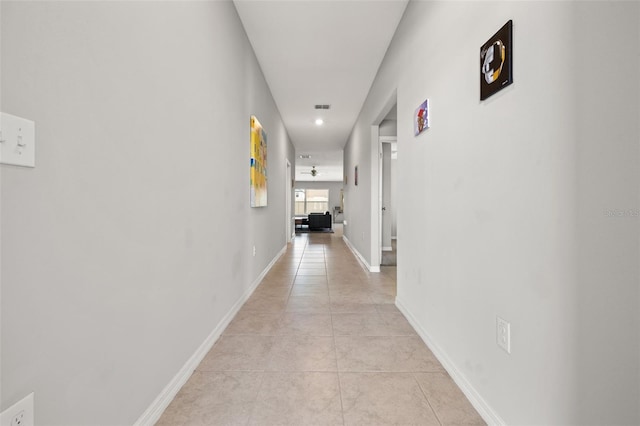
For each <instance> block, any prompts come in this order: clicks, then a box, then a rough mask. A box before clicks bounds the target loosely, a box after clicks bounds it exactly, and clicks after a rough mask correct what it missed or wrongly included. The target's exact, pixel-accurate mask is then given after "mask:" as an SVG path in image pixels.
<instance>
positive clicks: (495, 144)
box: [345, 2, 640, 424]
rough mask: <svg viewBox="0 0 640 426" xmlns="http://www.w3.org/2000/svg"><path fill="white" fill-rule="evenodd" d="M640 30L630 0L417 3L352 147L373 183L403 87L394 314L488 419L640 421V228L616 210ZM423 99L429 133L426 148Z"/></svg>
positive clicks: (624, 203) (628, 177)
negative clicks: (499, 320) (505, 345)
mask: <svg viewBox="0 0 640 426" xmlns="http://www.w3.org/2000/svg"><path fill="white" fill-rule="evenodd" d="M638 17H639V14H638V4H637V3H633V2H586V3H585V4H580V3H577V2H544V3H543V2H496V3H489V2H450V3H447V2H411V3H410V4H409V6H408V8H407V11H406V13H405V16H404V18H403V20H402V22H401V24H400V26H399V29H398V31H397V33H396V35H395V38H394V40H393V42H392V44H391V46H390V48H389V50H388V52H387V55H386V57H385V60H384V62H383V64H382V67H381V69H380V70H379V72H378V75H377V78H376V80H375V82H374V84H373V86H372V89H371V92H370V93H369V95H368V98H367V100H366V102H365V104H364V106H363V110H362V112H361V115H360V118H359V120H358V122H357V124H356V126H355V127H354V130H353V133H352V135H351V137H350V139H349V142H348V143H347V146H346V147H345V165H346V167H351V165H353V164H360V168H361V170H362V171H363V173H362V176H363V178H362V179H361V181H362V183H363V184H365V185H370V184H371V182H370V181H365V179H367V178H366V177H364V176H366V173H367V172H369V171H370V166H369V164H370V159H371V158H372V156H371V152H372V150H371V148H372V146H373V144H372V143H371V137H370V126H371V125H372V124H374V123H376V122H378V121H377V120H378V117H379V116H380V114H381V113H382V110H383V109H384V106H385V105H386V104H387V103H388V100H389V99H390V97H392V95H393V93H394V91H396V90H397V99H398V160H397V162H398V163H397V166H398V168H397V169H398V170H397V174H398V186H399V187H400V188H402V191H399V193H398V238H399V239H401V240H402V247H403V250H402V251H400V252H399V254H398V264H399V265H400V266H399V268H398V298H397V303H398V305H399V306H400V307H401V308H402V309H403V310H404V311H405V312H406V313H407V315H408V316H409V318H410V319H411V320H412V321H413V322H414V324H415V325H416V327H417V329H418V330H419V332H420V333H421V335H422V336H423V337H424V338H425V339H426V340H428V342H429V345H430V346H431V347H432V348H433V350H434V351H435V352H436V353H437V354H438V356H439V357H440V358H441V359H442V360H443V361H444V362H445V363H446V366H447V368H448V369H449V371H450V372H451V373H452V375H453V376H454V378H456V380H458V382H459V383H460V384H461V385H462V386H463V388H465V389H466V391H467V393H468V395H470V396H471V397H472V399H474V401H475V403H476V404H477V405H478V406H479V407H480V408H481V409H482V411H483V413H484V415H485V417H486V418H487V419H488V420H490V421H492V422H505V423H507V424H638V423H639V422H640V416H639V413H638V398H639V396H638V395H639V392H638V377H639V375H638V370H639V368H638V367H639V366H638V360H639V348H638V342H639V340H638V335H639V330H638V310H639V309H638V308H639V306H638V304H639V303H638V258H639V251H638V218H637V217H632V216H633V215H627V216H625V217H620V218H612V217H609V216H607V215H606V212H607V211H610V210H613V209H620V210H623V211H627V210H628V209H631V210H632V211H635V210H634V209H638V207H639V205H638V189H639V188H638V177H639V176H638V140H639V132H638V121H637V118H638V113H639V107H638V93H639V92H638V52H639V45H640V42H639V37H638V28H639V19H638ZM509 19H513V22H514V46H515V51H514V75H515V77H514V81H515V83H514V84H513V85H512V86H510V87H508V88H506V89H505V90H503V91H502V92H501V93H499V94H497V95H495V96H493V97H492V98H490V99H489V100H487V101H485V102H480V101H479V81H478V80H479V75H478V74H479V73H478V53H479V47H480V45H481V44H482V43H483V42H484V41H485V40H487V39H488V38H489V37H490V36H491V35H492V34H493V33H495V32H496V31H497V30H498V29H499V28H500V27H501V26H502V25H503V24H504V23H505V22H506V21H507V20H509ZM443 40H446V43H443V42H442V41H443ZM614 40H615V41H614ZM452 52H454V53H453V54H452ZM596 52H597V53H596ZM601 55H604V56H601ZM596 58H601V59H602V61H603V62H602V64H603V67H601V66H599V65H596V63H600V62H599V61H600V60H599V59H598V60H597V59H596ZM614 58H618V59H617V60H616V59H614ZM605 63H606V64H607V65H604V64H605ZM425 98H429V99H430V101H431V113H432V127H431V128H430V129H429V130H428V131H427V132H425V133H424V134H422V135H420V136H419V137H414V136H413V134H412V121H411V118H412V116H413V113H414V110H415V108H416V106H417V105H419V104H420V103H421V102H422V101H423V100H424V99H425ZM365 189H366V187H360V186H359V187H357V188H355V191H354V188H352V187H350V188H349V192H348V194H347V196H348V200H349V202H348V204H347V207H346V208H347V209H348V211H350V212H351V215H352V216H351V217H350V218H349V225H350V226H349V227H345V228H349V229H345V233H346V234H347V237H348V238H349V239H350V240H355V241H357V242H358V244H360V248H361V249H360V252H361V253H362V254H365V255H366V254H367V253H368V251H367V249H366V245H367V244H369V243H370V241H369V240H368V239H367V238H365V239H364V240H363V241H361V242H360V240H359V238H358V237H359V232H360V231H361V229H360V228H356V226H359V225H358V224H360V223H363V224H365V225H366V224H367V222H368V220H369V215H368V211H367V210H366V207H365V206H367V205H372V204H371V200H372V198H371V196H370V193H369V192H367V191H366V190H365ZM352 203H354V204H355V205H357V206H358V208H356V209H354V208H353V207H351V206H352ZM417 211H418V212H420V214H419V215H416V212H417ZM352 224H353V226H352ZM365 227H366V226H365ZM497 315H499V316H501V317H503V318H505V319H506V320H507V321H510V322H511V326H512V353H511V354H510V355H507V354H506V353H505V352H503V351H502V350H501V349H499V348H498V347H497V345H496V343H495V341H496V335H495V319H496V316H497Z"/></svg>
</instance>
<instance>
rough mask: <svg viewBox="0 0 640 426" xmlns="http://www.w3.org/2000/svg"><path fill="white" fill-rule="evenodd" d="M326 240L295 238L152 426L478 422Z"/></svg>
mask: <svg viewBox="0 0 640 426" xmlns="http://www.w3.org/2000/svg"><path fill="white" fill-rule="evenodd" d="M395 274H396V271H395V268H383V271H382V272H381V273H379V274H370V273H367V272H365V271H364V269H363V268H362V267H361V266H360V264H359V263H358V261H357V260H356V259H355V257H354V256H353V254H352V253H351V252H350V250H349V249H348V248H347V246H346V245H345V243H344V242H343V240H342V232H341V229H337V232H336V233H335V234H304V235H300V236H297V237H296V238H295V239H294V241H293V242H292V243H291V244H290V245H289V248H288V250H287V252H286V254H285V255H283V256H282V258H280V259H279V260H278V262H277V263H276V264H275V265H274V266H273V268H272V269H271V270H270V272H269V273H268V274H267V276H266V277H265V278H264V280H263V281H262V283H261V284H260V286H259V287H258V288H257V289H256V291H255V292H254V294H253V295H252V296H251V298H250V299H249V300H248V301H247V303H246V304H245V305H244V306H243V307H242V309H241V310H240V311H239V312H238V314H237V315H236V317H235V318H234V320H233V321H232V322H231V324H230V325H229V327H228V328H227V329H226V330H225V332H224V334H223V336H222V337H221V338H220V340H219V341H218V342H217V343H216V344H215V345H214V347H213V348H212V349H211V351H210V352H209V353H208V354H207V356H206V357H205V358H204V360H203V361H202V363H201V364H200V365H199V366H198V368H197V369H196V371H195V372H194V374H193V375H192V377H191V378H190V379H189V381H188V382H187V384H186V385H185V386H184V387H183V388H182V390H181V391H180V392H179V393H178V395H177V396H176V398H175V399H174V401H173V402H172V403H171V404H170V406H169V407H168V408H167V410H166V411H165V413H164V414H163V416H162V418H161V419H160V421H159V422H158V423H157V424H158V425H167V426H168V425H171V426H177V425H228V424H253V425H262V424H265V425H269V424H290V425H311V424H314V425H319V424H323V425H324V424H327V425H328V424H331V425H341V424H345V425H353V424H362V425H365V424H366V425H372V424H379V425H382V424H420V425H445V424H450V425H460V424H465V425H472V424H474V425H475V424H484V422H483V421H482V419H481V418H480V417H479V415H478V414H477V413H476V411H475V410H474V409H473V407H472V406H471V404H470V403H469V402H468V401H467V400H466V398H465V397H464V395H463V394H462V392H461V391H460V390H459V389H458V388H457V387H456V385H455V384H454V382H453V381H452V380H451V379H450V378H449V376H448V375H447V374H446V372H445V371H444V369H443V368H442V366H441V365H440V363H439V362H438V361H437V359H436V358H435V357H434V356H433V354H432V353H431V351H429V349H428V348H427V347H426V346H425V344H424V343H423V342H422V340H421V339H420V337H418V336H417V335H416V333H415V331H414V330H413V329H412V327H411V326H410V325H409V323H408V322H407V321H406V320H405V318H404V317H403V315H402V314H401V313H400V312H399V311H398V309H397V308H396V307H395V305H394V300H395V294H396V282H395Z"/></svg>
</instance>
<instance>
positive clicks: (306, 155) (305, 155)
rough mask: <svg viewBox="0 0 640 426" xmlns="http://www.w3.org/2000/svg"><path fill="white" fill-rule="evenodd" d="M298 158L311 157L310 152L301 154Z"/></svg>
mask: <svg viewBox="0 0 640 426" xmlns="http://www.w3.org/2000/svg"><path fill="white" fill-rule="evenodd" d="M298 158H311V156H310V155H309V154H300V155H299V156H298Z"/></svg>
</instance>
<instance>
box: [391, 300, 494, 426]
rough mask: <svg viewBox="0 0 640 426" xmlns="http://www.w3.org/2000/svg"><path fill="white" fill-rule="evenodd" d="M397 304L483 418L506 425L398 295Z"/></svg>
mask: <svg viewBox="0 0 640 426" xmlns="http://www.w3.org/2000/svg"><path fill="white" fill-rule="evenodd" d="M396 306H397V308H398V309H399V310H400V312H402V314H403V315H404V316H405V317H406V318H407V321H409V323H410V324H411V326H412V327H413V328H414V330H416V332H417V333H418V335H419V336H420V337H421V338H422V340H423V341H424V343H425V344H426V345H427V346H428V347H429V349H430V350H431V352H433V355H435V357H436V358H437V359H438V361H440V363H441V364H442V366H443V367H444V369H445V370H447V373H449V375H450V376H451V378H452V379H453V381H454V382H455V383H456V385H458V387H459V388H460V390H461V391H462V393H464V395H465V396H466V397H467V399H468V400H469V402H470V403H471V405H473V408H475V409H476V411H477V412H478V414H480V416H481V417H482V419H483V420H484V421H485V422H487V424H489V425H506V423H505V421H504V420H502V418H501V417H500V416H499V415H498V413H496V411H495V410H494V409H493V408H491V406H490V405H489V404H488V403H487V401H485V400H484V398H482V396H481V395H480V394H479V393H478V391H476V390H475V388H474V387H473V386H472V385H471V383H469V381H468V380H467V378H466V377H465V376H464V374H462V373H461V372H460V370H459V369H458V368H457V367H456V365H455V364H454V363H453V361H451V359H450V358H449V357H448V356H447V354H446V353H445V352H444V351H443V350H442V349H441V348H440V347H439V346H438V345H437V343H436V342H435V341H434V340H433V339H432V338H431V336H429V333H427V332H426V331H425V330H424V329H423V328H422V327H421V326H420V324H418V321H417V320H416V318H415V317H414V316H413V315H412V314H411V312H410V311H409V310H408V309H407V308H406V306H405V305H404V304H403V303H402V301H401V300H400V299H399V298H397V297H396Z"/></svg>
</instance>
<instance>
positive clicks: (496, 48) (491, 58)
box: [480, 20, 513, 101]
mask: <svg viewBox="0 0 640 426" xmlns="http://www.w3.org/2000/svg"><path fill="white" fill-rule="evenodd" d="M511 83H513V21H511V20H509V22H507V23H506V24H504V26H503V27H502V28H500V29H499V30H498V32H497V33H495V34H494V35H493V37H491V38H490V39H489V40H487V42H486V43H485V44H483V45H482V47H481V48H480V100H481V101H484V100H485V99H487V98H488V97H489V96H491V95H494V94H495V93H498V92H499V91H500V90H502V89H504V88H505V87H507V86H508V85H510V84H511Z"/></svg>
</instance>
